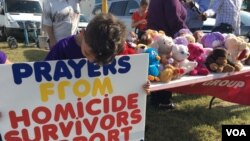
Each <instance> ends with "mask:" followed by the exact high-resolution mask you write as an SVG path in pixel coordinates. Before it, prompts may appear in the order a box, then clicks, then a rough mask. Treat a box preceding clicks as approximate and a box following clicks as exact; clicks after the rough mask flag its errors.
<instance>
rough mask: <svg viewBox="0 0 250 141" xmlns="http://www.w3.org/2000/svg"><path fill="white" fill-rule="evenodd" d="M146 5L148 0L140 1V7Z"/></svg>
mask: <svg viewBox="0 0 250 141" xmlns="http://www.w3.org/2000/svg"><path fill="white" fill-rule="evenodd" d="M143 5H148V0H141V2H140V6H143Z"/></svg>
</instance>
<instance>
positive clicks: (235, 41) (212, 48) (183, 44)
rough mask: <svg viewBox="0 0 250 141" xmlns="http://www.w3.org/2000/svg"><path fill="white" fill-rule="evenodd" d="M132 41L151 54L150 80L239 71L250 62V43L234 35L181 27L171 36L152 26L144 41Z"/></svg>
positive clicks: (162, 80)
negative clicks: (194, 30)
mask: <svg viewBox="0 0 250 141" xmlns="http://www.w3.org/2000/svg"><path fill="white" fill-rule="evenodd" d="M130 41H131V37H130ZM132 41H136V44H137V47H136V48H137V52H138V53H148V54H149V69H148V79H149V80H150V81H161V82H165V83H167V82H169V81H172V80H175V79H180V78H181V77H182V76H183V75H192V76H194V75H203V76H205V75H208V74H209V73H227V72H235V71H240V70H241V69H242V68H243V67H244V65H250V43H248V41H247V40H246V39H245V38H242V37H237V36H235V35H233V34H221V33H220V32H212V33H203V32H202V31H196V32H195V33H194V34H192V33H191V32H190V31H189V30H188V29H181V30H180V31H179V32H178V33H176V34H175V37H174V38H171V37H169V36H167V35H166V34H165V33H164V32H163V31H155V30H151V29H149V30H146V32H145V34H144V35H142V37H141V39H140V40H138V39H133V40H132Z"/></svg>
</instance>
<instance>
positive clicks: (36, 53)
mask: <svg viewBox="0 0 250 141" xmlns="http://www.w3.org/2000/svg"><path fill="white" fill-rule="evenodd" d="M23 53H24V56H25V57H26V58H27V61H29V62H33V61H43V60H44V58H45V57H46V55H47V54H48V51H47V50H43V49H38V48H30V49H28V50H25V51H24V52H23Z"/></svg>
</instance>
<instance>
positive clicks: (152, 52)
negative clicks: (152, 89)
mask: <svg viewBox="0 0 250 141" xmlns="http://www.w3.org/2000/svg"><path fill="white" fill-rule="evenodd" d="M145 53H148V54H149V67H148V80H150V81H160V79H159V77H158V76H159V74H160V71H159V66H160V61H159V60H160V59H161V58H160V56H159V55H158V52H157V50H156V49H154V48H152V47H149V48H147V49H146V50H145Z"/></svg>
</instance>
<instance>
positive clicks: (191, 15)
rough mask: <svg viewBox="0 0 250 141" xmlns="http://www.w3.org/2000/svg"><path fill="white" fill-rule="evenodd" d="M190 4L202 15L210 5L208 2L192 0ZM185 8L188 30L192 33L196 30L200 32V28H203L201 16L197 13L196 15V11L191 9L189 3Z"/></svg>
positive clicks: (207, 0) (206, 0) (205, 0)
mask: <svg viewBox="0 0 250 141" xmlns="http://www.w3.org/2000/svg"><path fill="white" fill-rule="evenodd" d="M191 1H192V0H191ZM192 2H193V3H194V4H195V6H196V7H197V9H198V10H199V12H201V13H203V12H204V11H205V10H207V9H208V6H209V4H210V0H193V1H192ZM186 8H187V20H186V24H187V26H188V28H189V30H190V31H191V32H193V33H194V32H195V31H197V30H201V28H202V26H203V20H202V18H201V15H200V14H199V13H197V11H194V10H193V9H192V7H191V6H190V4H189V2H187V4H186Z"/></svg>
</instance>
